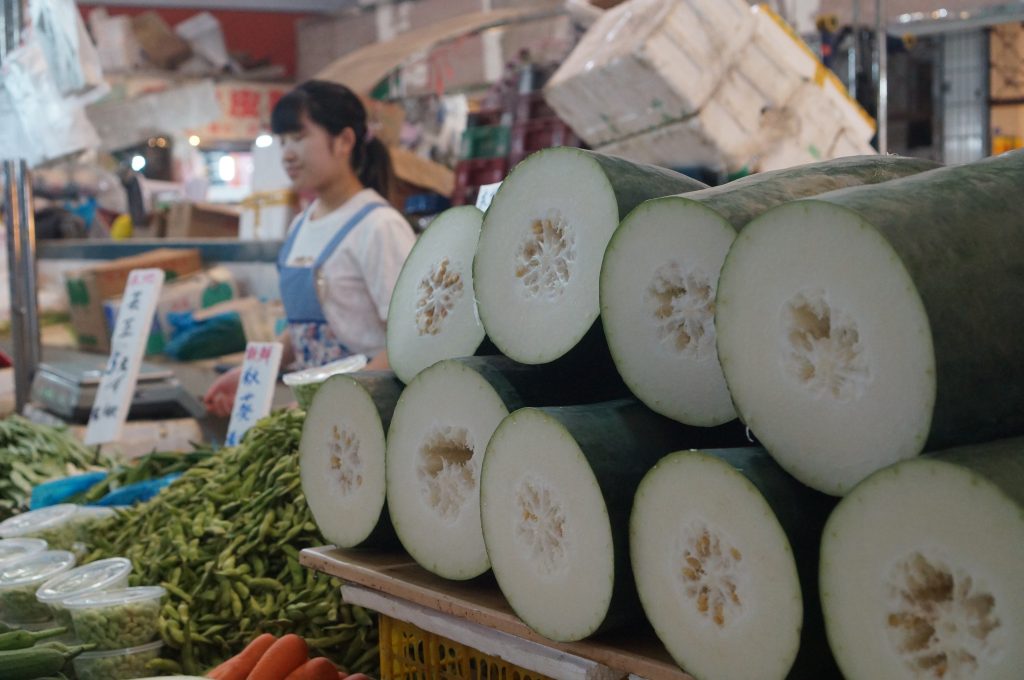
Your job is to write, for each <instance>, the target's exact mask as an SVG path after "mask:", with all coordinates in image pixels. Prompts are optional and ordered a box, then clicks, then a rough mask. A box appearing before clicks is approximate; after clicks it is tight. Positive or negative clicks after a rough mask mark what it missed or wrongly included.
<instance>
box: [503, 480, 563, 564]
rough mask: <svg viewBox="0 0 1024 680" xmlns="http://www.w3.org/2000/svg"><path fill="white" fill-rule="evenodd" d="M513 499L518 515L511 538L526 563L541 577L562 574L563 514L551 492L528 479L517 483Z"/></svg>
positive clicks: (539, 481)
mask: <svg viewBox="0 0 1024 680" xmlns="http://www.w3.org/2000/svg"><path fill="white" fill-rule="evenodd" d="M515 498H516V508H517V510H518V513H519V521H518V522H517V523H516V529H515V536H516V540H517V542H518V543H519V544H520V545H521V546H522V547H523V548H525V550H526V551H527V554H528V555H529V556H530V563H531V564H532V565H533V566H534V568H536V569H537V571H538V572H539V573H540V574H541V575H543V576H554V575H555V574H557V573H559V572H561V571H563V570H564V569H565V568H566V567H567V566H568V561H569V556H568V553H567V552H566V545H565V543H566V530H565V511H564V510H563V509H562V504H561V502H560V500H559V498H558V496H557V494H556V493H555V491H554V489H552V488H551V487H550V486H549V485H548V484H546V483H545V482H544V481H542V480H541V479H539V478H536V477H532V476H531V477H527V478H525V479H523V480H522V481H520V482H519V485H518V486H517V487H516V492H515Z"/></svg>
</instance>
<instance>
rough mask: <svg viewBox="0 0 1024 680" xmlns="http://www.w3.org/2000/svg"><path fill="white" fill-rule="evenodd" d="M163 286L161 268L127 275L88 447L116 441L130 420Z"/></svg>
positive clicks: (91, 418)
mask: <svg viewBox="0 0 1024 680" xmlns="http://www.w3.org/2000/svg"><path fill="white" fill-rule="evenodd" d="M163 283H164V273H163V271H162V270H160V269H136V270H134V271H133V272H132V273H131V274H130V275H129V276H128V286H127V288H126V289H125V293H124V300H125V303H124V304H122V305H121V308H120V310H119V311H118V314H117V321H116V322H115V324H114V333H113V335H112V337H111V349H110V358H109V359H108V360H107V365H106V367H105V368H104V370H103V374H102V376H101V377H100V384H99V388H98V389H97V391H96V400H95V401H94V402H93V407H92V411H91V412H90V414H89V425H88V427H87V428H86V431H85V443H86V444H90V445H92V444H104V443H107V442H111V441H114V440H116V439H117V438H118V437H119V436H120V434H121V428H122V427H123V426H124V421H125V420H126V419H127V417H128V409H129V408H130V407H131V402H132V396H133V395H134V394H135V383H136V381H137V380H138V378H139V369H140V368H141V366H142V355H143V352H144V351H145V347H146V342H147V340H148V339H149V331H150V326H151V325H152V323H153V314H154V312H155V311H156V303H157V299H158V298H159V297H160V289H161V287H162V286H163Z"/></svg>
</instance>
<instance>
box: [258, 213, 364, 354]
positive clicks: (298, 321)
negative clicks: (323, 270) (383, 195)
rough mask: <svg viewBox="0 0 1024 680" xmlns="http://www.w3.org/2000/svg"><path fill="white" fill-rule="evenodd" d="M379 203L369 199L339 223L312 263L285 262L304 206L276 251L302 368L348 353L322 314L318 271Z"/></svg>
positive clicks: (288, 313)
mask: <svg viewBox="0 0 1024 680" xmlns="http://www.w3.org/2000/svg"><path fill="white" fill-rule="evenodd" d="M382 207H384V204H383V203H370V204H367V205H365V206H363V208H362V209H361V210H359V211H358V212H357V213H356V214H355V215H353V216H352V218H351V219H350V220H349V221H348V222H346V223H345V224H344V225H342V227H341V229H339V230H338V232H337V233H336V234H335V235H334V236H333V237H332V238H331V240H330V241H329V242H328V243H327V246H326V247H325V248H324V249H323V250H322V251H321V252H320V254H319V255H318V256H317V258H316V260H315V261H314V262H313V264H312V266H309V267H292V266H289V265H288V258H289V256H290V255H291V252H292V248H293V247H294V245H295V239H296V237H297V236H298V235H299V230H300V229H302V226H303V224H305V222H306V216H307V215H308V214H309V209H308V208H307V209H306V211H305V212H303V213H302V216H301V217H300V218H299V222H298V224H296V225H295V228H294V229H292V231H291V233H290V234H288V238H287V239H286V240H285V242H284V245H283V246H282V247H281V250H280V252H279V253H278V254H277V271H278V274H279V275H280V279H281V300H282V302H284V311H285V317H286V318H287V320H288V332H289V333H290V334H291V337H292V347H293V348H294V349H295V359H296V361H297V363H298V364H300V365H301V366H302V367H303V368H309V367H313V366H323V365H324V364H326V363H330V362H331V361H337V360H338V359H344V358H345V357H346V356H348V355H349V354H351V352H350V351H349V350H348V348H347V347H345V345H344V344H343V343H342V342H341V341H340V340H338V337H337V336H336V335H335V334H334V331H332V330H331V327H330V324H328V323H327V318H326V317H325V316H324V310H323V307H322V306H321V305H320V296H319V295H318V294H317V285H316V277H317V272H318V271H319V270H320V267H321V266H323V264H324V262H326V261H327V259H328V258H329V257H330V256H331V255H332V254H334V251H335V250H337V248H338V246H339V245H340V244H341V242H342V241H344V240H345V237H346V236H348V235H349V233H350V232H351V231H352V230H353V229H355V227H356V226H357V225H358V224H359V223H360V222H362V220H363V218H364V217H366V216H367V215H369V214H370V213H371V212H373V211H374V210H376V209H377V208H382Z"/></svg>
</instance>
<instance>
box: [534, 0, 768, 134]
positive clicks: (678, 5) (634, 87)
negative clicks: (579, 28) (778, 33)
mask: <svg viewBox="0 0 1024 680" xmlns="http://www.w3.org/2000/svg"><path fill="white" fill-rule="evenodd" d="M753 32H754V17H753V14H752V13H751V11H750V8H749V6H748V5H747V3H746V2H744V1H743V0H628V1H627V2H624V3H622V4H621V5H618V6H617V7H614V8H613V9H610V10H608V11H607V12H605V13H604V15H603V16H602V17H601V18H600V19H599V20H598V21H597V23H595V24H594V25H593V26H592V27H591V28H590V29H589V30H588V31H587V33H586V35H584V37H583V39H582V40H581V41H580V44H579V45H578V46H577V47H576V49H575V50H573V52H572V54H571V55H570V56H569V58H568V59H566V61H565V62H564V63H563V64H562V66H561V67H560V68H559V69H558V71H557V72H556V73H555V75H554V76H553V77H552V79H551V81H550V82H549V84H548V85H547V87H546V88H545V98H546V99H547V101H548V103H549V104H550V105H551V106H552V108H554V109H555V111H556V112H557V113H558V115H559V116H560V117H561V118H562V119H563V120H564V121H565V122H566V123H568V124H569V125H570V126H571V127H572V128H573V130H574V131H575V132H576V133H577V134H578V135H579V136H580V137H581V138H583V139H584V140H585V141H586V142H587V143H588V144H590V145H592V146H598V145H602V144H608V143H610V142H613V141H616V140H619V139H622V138H624V137H628V136H630V135H634V134H637V133H640V132H643V131H645V130H650V129H653V128H656V127H659V126H662V125H666V124H669V123H672V122H676V121H680V120H683V119H685V118H687V117H689V116H692V115H693V114H694V113H696V112H697V111H698V110H699V109H700V108H701V106H703V105H704V103H705V102H706V101H707V100H708V98H709V97H710V96H711V94H712V92H713V91H714V90H715V88H716V87H717V85H718V83H719V81H720V79H721V77H722V75H723V74H724V73H725V72H726V71H727V70H728V69H729V67H730V65H731V64H732V62H733V60H734V58H735V56H736V54H737V53H738V52H739V51H740V49H741V48H742V47H743V45H745V44H746V43H747V42H749V40H750V37H751V35H752V34H753Z"/></svg>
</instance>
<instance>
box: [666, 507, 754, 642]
mask: <svg viewBox="0 0 1024 680" xmlns="http://www.w3.org/2000/svg"><path fill="white" fill-rule="evenodd" d="M678 554H679V584H680V585H681V586H682V591H683V593H685V596H686V599H687V600H689V601H690V602H691V603H692V605H693V606H694V608H695V609H696V610H697V612H698V613H699V614H700V615H701V617H702V618H704V619H705V620H707V621H710V622H712V623H714V625H716V626H717V627H719V628H724V627H726V626H727V625H728V624H730V623H732V622H733V621H734V620H735V619H736V618H737V617H738V616H739V615H740V614H741V613H742V612H743V601H742V599H741V593H740V586H739V583H740V580H741V578H742V576H743V573H742V569H743V565H742V564H741V563H742V561H743V555H742V554H741V553H740V551H739V550H737V549H736V548H735V547H733V546H731V545H728V544H727V543H726V541H725V540H723V538H722V536H721V535H720V534H719V532H717V531H715V530H714V529H712V528H710V527H709V526H708V525H707V524H706V523H704V522H694V523H692V524H690V525H689V526H688V527H687V528H686V529H685V530H684V533H683V535H682V539H681V540H680V545H679V551H678Z"/></svg>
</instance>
